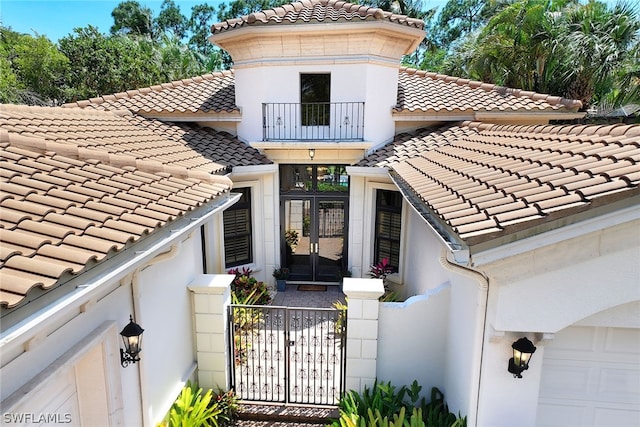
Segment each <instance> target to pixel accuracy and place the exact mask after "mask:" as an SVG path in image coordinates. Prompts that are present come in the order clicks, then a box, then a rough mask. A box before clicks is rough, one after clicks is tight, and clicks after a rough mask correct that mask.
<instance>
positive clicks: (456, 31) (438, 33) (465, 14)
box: [433, 0, 498, 49]
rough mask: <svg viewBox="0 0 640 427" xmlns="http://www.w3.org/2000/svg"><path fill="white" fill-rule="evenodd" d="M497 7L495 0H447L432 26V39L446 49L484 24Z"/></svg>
mask: <svg viewBox="0 0 640 427" xmlns="http://www.w3.org/2000/svg"><path fill="white" fill-rule="evenodd" d="M497 7H498V3H497V2H496V0H449V1H448V2H447V3H446V4H445V6H444V8H443V9H442V11H440V14H439V15H438V19H437V24H436V25H435V26H434V30H435V34H434V36H433V38H434V40H435V41H436V42H437V43H438V44H439V47H442V48H444V49H448V48H449V47H450V46H451V44H453V43H455V42H456V41H458V40H459V39H460V38H462V37H464V36H466V35H467V34H469V33H471V32H472V31H474V30H476V29H477V28H479V27H481V26H482V25H484V24H485V23H486V22H487V20H488V19H489V18H490V16H491V15H492V13H493V12H494V11H495V10H496V8H497Z"/></svg>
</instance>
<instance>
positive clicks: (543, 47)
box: [443, 0, 640, 109]
mask: <svg viewBox="0 0 640 427" xmlns="http://www.w3.org/2000/svg"><path fill="white" fill-rule="evenodd" d="M639 29H640V23H639V21H638V16H637V10H635V9H634V8H632V7H630V6H629V5H625V4H619V5H617V6H615V7H613V8H612V9H608V8H607V5H606V4H604V3H602V2H597V1H590V2H589V3H586V4H580V3H579V2H578V1H577V0H518V1H515V2H513V3H511V4H509V5H507V6H506V7H504V8H503V9H501V10H500V11H499V12H498V13H496V14H494V15H493V16H492V17H491V19H490V20H489V22H488V23H487V24H486V26H485V27H483V28H481V29H478V30H476V31H475V32H474V33H471V34H470V35H469V36H468V37H467V38H466V39H465V41H464V42H462V43H460V44H459V45H458V46H456V48H455V49H454V51H453V52H452V54H451V55H450V56H449V57H448V58H447V60H446V61H445V65H444V67H443V68H444V70H443V71H444V72H445V73H448V74H453V75H459V76H461V77H467V78H472V79H478V80H482V81H487V82H493V83H497V84H502V85H505V86H509V87H516V88H521V89H525V90H533V91H537V92H545V93H552V94H555V95H561V96H565V97H568V98H573V99H579V100H581V101H582V102H583V107H584V108H585V109H586V108H588V107H589V106H590V105H591V104H592V103H594V102H596V103H597V102H601V101H602V100H605V99H616V100H617V101H614V102H621V100H622V99H623V98H624V96H622V95H621V94H623V93H628V92H629V91H628V90H626V89H625V88H624V87H623V86H622V85H623V84H625V83H623V81H624V79H625V78H626V82H627V83H626V84H633V82H636V83H637V79H634V77H633V76H634V75H637V73H636V72H637V68H638V67H637V60H635V61H634V52H637V50H634V48H633V46H636V45H637V43H638V31H639ZM635 58H637V56H636V57H635ZM634 70H635V71H634Z"/></svg>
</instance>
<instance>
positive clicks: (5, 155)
mask: <svg viewBox="0 0 640 427" xmlns="http://www.w3.org/2000/svg"><path fill="white" fill-rule="evenodd" d="M57 110H61V109H57ZM36 113H37V110H36ZM102 114H105V113H102ZM2 115H4V113H2ZM77 119H78V121H79V122H80V123H81V124H82V123H83V121H82V120H81V117H80V116H77ZM22 121H23V123H25V124H24V126H25V128H29V127H30V125H29V123H28V120H27V117H26V114H25V117H22ZM85 138H86V137H85ZM83 141H84V139H82V138H80V137H79V138H78V140H77V142H78V145H72V144H60V143H57V142H51V141H49V140H46V139H44V138H42V137H41V136H29V137H26V136H23V135H20V134H18V133H14V132H13V131H9V130H7V129H6V128H5V126H4V125H3V126H2V128H1V130H0V152H1V153H2V154H1V160H0V170H1V171H2V174H1V176H0V241H1V242H2V244H1V245H0V249H1V251H0V305H2V306H4V307H9V308H10V307H14V306H16V305H18V304H20V303H21V302H23V301H24V300H25V299H26V298H29V296H28V293H29V291H30V290H32V289H34V288H41V289H43V290H45V291H46V290H50V289H52V288H55V287H56V286H57V285H58V284H61V283H64V282H66V281H67V280H69V279H71V278H73V277H75V276H77V275H79V274H81V273H83V272H85V271H87V270H89V269H91V268H92V267H93V266H95V265H96V264H97V263H100V262H102V261H104V260H106V259H108V258H109V257H110V256H112V255H114V254H116V253H118V252H121V251H123V250H124V249H126V248H128V247H130V246H131V245H133V244H135V243H136V242H138V241H139V240H140V239H142V238H143V237H145V236H147V235H149V234H151V233H154V232H156V231H158V230H160V229H161V228H162V227H164V226H165V225H167V224H170V223H172V222H173V221H174V220H176V219H177V218H180V217H182V216H184V215H185V214H186V213H188V212H190V211H193V210H194V209H197V208H198V207H200V206H202V205H204V204H206V203H208V202H210V201H212V200H213V199H215V198H217V197H219V196H220V195H222V194H223V193H227V192H228V191H229V190H230V188H231V181H230V180H229V179H228V178H226V177H222V176H218V175H211V174H209V173H206V172H202V171H194V170H191V171H190V170H187V169H185V168H181V167H177V166H170V167H166V168H165V167H163V166H162V165H161V164H159V163H157V162H152V161H146V160H138V159H135V158H133V157H130V156H123V155H117V156H114V155H112V154H109V153H106V152H103V151H101V150H100V149H86V148H85V147H83V145H82V142H83Z"/></svg>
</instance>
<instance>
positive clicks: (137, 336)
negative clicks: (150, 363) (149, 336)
mask: <svg viewBox="0 0 640 427" xmlns="http://www.w3.org/2000/svg"><path fill="white" fill-rule="evenodd" d="M143 332H144V329H142V328H141V327H140V325H138V324H137V323H135V322H134V321H133V316H131V315H130V316H129V324H128V325H127V326H125V327H124V329H122V332H120V335H122V341H123V342H124V349H122V348H121V349H120V364H121V365H122V367H123V368H126V367H127V366H129V364H131V363H136V362H138V361H140V358H139V357H138V354H139V353H140V351H142V346H141V344H142V333H143Z"/></svg>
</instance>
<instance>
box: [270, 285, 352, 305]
mask: <svg viewBox="0 0 640 427" xmlns="http://www.w3.org/2000/svg"><path fill="white" fill-rule="evenodd" d="M335 301H341V302H342V303H344V301H345V299H344V294H343V293H342V290H341V288H340V286H338V285H327V290H326V291H320V292H318V291H299V290H298V285H293V284H287V289H286V291H284V292H278V293H277V294H276V295H275V296H274V298H273V302H272V303H271V304H272V305H280V306H285V307H316V308H327V307H329V308H330V307H332V306H333V303H334V302H335Z"/></svg>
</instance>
